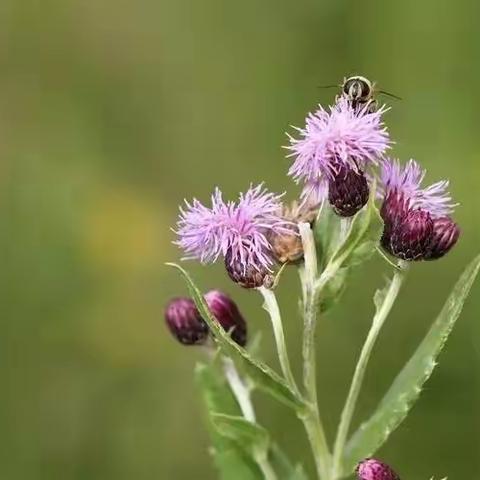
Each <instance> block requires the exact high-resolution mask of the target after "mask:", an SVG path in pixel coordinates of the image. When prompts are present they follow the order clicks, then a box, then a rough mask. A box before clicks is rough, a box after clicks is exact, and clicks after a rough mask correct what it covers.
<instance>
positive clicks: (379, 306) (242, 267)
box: [165, 94, 480, 480]
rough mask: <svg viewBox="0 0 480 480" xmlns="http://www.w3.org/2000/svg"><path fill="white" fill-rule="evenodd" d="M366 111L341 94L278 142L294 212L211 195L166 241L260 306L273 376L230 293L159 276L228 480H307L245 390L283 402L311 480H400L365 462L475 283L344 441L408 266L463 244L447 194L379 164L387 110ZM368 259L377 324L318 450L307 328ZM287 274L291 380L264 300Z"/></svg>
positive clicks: (247, 197)
mask: <svg viewBox="0 0 480 480" xmlns="http://www.w3.org/2000/svg"><path fill="white" fill-rule="evenodd" d="M372 102H373V103H367V104H358V103H356V102H353V101H352V100H351V99H350V98H349V96H348V95H347V94H342V95H340V96H339V97H337V98H336V99H335V103H334V105H333V106H331V107H330V108H329V109H328V110H327V109H324V108H323V107H321V106H320V107H319V108H318V110H317V111H315V112H313V113H310V114H309V115H308V116H307V118H306V124H305V126H304V127H302V128H298V129H296V131H297V133H296V134H295V135H289V137H288V138H289V145H288V146H287V147H286V148H287V150H288V157H289V158H291V160H292V164H291V167H290V170H289V171H288V175H289V176H290V177H292V179H293V180H294V181H295V182H296V183H300V184H301V185H302V192H301V195H300V198H298V199H296V200H294V201H293V202H292V203H291V204H284V203H283V202H284V198H285V196H284V195H283V194H282V195H278V194H276V193H271V192H269V191H268V190H267V189H266V187H265V186H264V184H260V185H256V186H253V185H250V187H249V188H248V189H247V191H246V192H245V193H241V194H240V195H239V197H238V199H237V200H236V201H232V200H228V201H226V200H224V199H223V195H222V192H221V191H220V189H219V188H218V187H216V188H215V189H214V192H213V194H212V197H211V199H210V203H208V204H203V203H201V202H200V201H199V200H197V199H193V200H192V201H186V202H185V205H184V206H183V207H182V208H181V209H180V216H179V220H178V223H177V225H176V227H175V228H174V232H175V234H176V235H177V239H176V241H175V243H176V244H177V245H178V246H179V247H180V249H181V250H183V252H184V259H193V260H198V261H200V262H202V263H205V264H207V263H213V262H216V261H220V262H223V264H224V266H225V270H226V273H227V275H228V277H229V278H230V280H231V281H233V282H235V283H236V284H238V286H239V287H243V288H247V289H250V290H252V291H254V290H256V291H257V292H258V293H259V294H260V295H261V296H262V297H263V302H264V309H265V310H266V311H267V312H268V314H269V317H270V320H271V324H272V333H273V338H274V341H275V344H276V350H277V353H278V358H279V365H280V371H279V372H277V371H275V370H274V369H273V368H271V367H270V366H269V365H267V364H266V363H264V362H263V361H262V360H261V359H260V358H259V357H258V348H257V342H256V341H255V339H253V340H252V339H250V338H249V337H248V336H247V322H246V320H245V318H244V317H243V316H242V314H241V312H240V309H239V308H238V306H237V305H236V303H235V302H234V301H233V300H232V299H231V298H230V297H229V296H228V295H227V294H225V293H223V292H221V291H220V290H213V291H210V292H208V293H206V294H203V293H202V290H201V288H199V287H198V286H197V285H196V284H195V283H194V281H193V280H192V278H191V277H190V275H189V274H188V273H187V272H186V271H185V270H184V269H183V267H181V266H179V265H178V264H173V263H172V264H169V265H171V266H173V267H175V268H176V269H177V270H178V271H179V272H180V273H181V274H182V276H183V278H184V279H185V281H186V284H187V287H188V292H189V296H188V297H179V298H174V299H172V300H171V301H170V302H169V304H168V306H167V308H166V312H165V320H166V323H167V326H168V328H169V330H170V331H171V333H172V334H173V336H174V337H175V338H176V339H177V340H179V341H180V343H182V344H183V345H187V346H197V348H198V347H199V346H201V348H203V349H204V350H205V353H206V355H205V361H204V362H203V363H201V364H199V365H198V366H197V368H196V378H197V381H198V385H199V387H200V389H201V391H202V396H203V398H204V400H205V405H206V408H207V411H208V414H209V427H210V432H211V438H212V443H213V448H212V450H211V451H212V452H213V457H214V461H215V464H216V466H217V468H218V472H219V475H220V477H221V478H223V479H225V480H231V479H237V478H241V479H242V480H256V479H262V478H265V479H267V480H274V479H282V480H283V479H288V480H306V479H307V476H306V473H305V471H304V469H303V467H302V466H301V465H297V464H295V462H292V461H291V460H290V459H289V458H288V456H287V454H285V453H284V452H283V451H282V450H281V449H280V447H279V446H278V445H277V444H276V443H275V441H274V439H273V438H271V436H270V434H269V433H268V431H267V430H266V428H265V427H264V426H262V424H261V419H257V416H256V413H255V408H254V405H253V403H252V398H251V393H252V391H253V390H260V391H262V392H264V393H265V394H266V395H268V396H270V397H271V399H272V401H279V402H281V403H283V404H284V405H286V406H287V407H288V408H289V409H290V410H291V411H292V412H293V413H294V414H295V415H296V416H297V417H298V419H299V421H300V422H302V423H303V425H304V429H305V434H306V437H307V438H308V441H309V443H310V445H311V450H312V455H313V460H314V463H315V467H316V475H317V478H318V479H320V480H339V479H342V478H347V477H349V476H350V475H356V476H357V478H358V479H359V480H399V478H400V476H399V474H397V473H396V472H395V471H394V470H393V469H392V468H391V467H390V466H388V465H387V464H386V463H384V462H382V461H380V460H378V459H375V458H371V456H372V455H374V454H375V452H376V451H377V450H378V449H379V448H380V447H381V446H382V445H383V444H384V443H385V442H386V440H387V439H388V437H389V435H390V433H392V431H393V430H394V429H395V428H396V427H397V426H398V425H399V424H400V423H401V422H402V421H403V420H404V419H405V417H406V416H407V414H408V412H409V410H410V409H411V407H412V405H413V404H414V403H415V401H416V400H417V399H418V397H419V395H420V392H421V390H422V386H423V384H424V383H425V382H426V381H427V380H428V378H429V377H430V375H431V373H432V371H433V369H434V367H435V366H436V364H437V357H438V355H439V354H440V352H441V350H442V348H443V346H444V344H445V342H446V340H447V338H448V335H449V334H450V332H451V330H452V328H453V326H454V324H455V322H456V320H457V319H458V317H459V315H460V312H461V310H462V307H463V304H464V301H465V299H466V297H467V295H468V293H469V290H470V288H471V286H472V284H473V281H474V279H475V277H476V275H477V273H478V270H479V268H480V256H479V257H477V258H475V259H474V260H473V261H472V263H471V264H470V265H469V266H468V267H467V268H466V270H465V272H464V273H463V274H462V276H461V277H460V279H459V280H458V282H457V283H456V285H455V286H454V288H453V290H452V293H451V294H450V297H449V298H448V299H447V301H446V303H445V305H444V307H443V308H442V309H441V311H440V313H439V314H438V317H437V318H436V319H435V321H434V322H433V325H432V327H431V329H430V330H429V331H428V333H427V334H426V335H425V337H424V338H423V340H422V341H421V342H420V343H419V346H418V348H417V350H416V351H415V352H414V354H413V356H412V357H411V358H410V360H409V361H408V362H407V363H406V364H405V366H404V367H403V369H402V370H401V371H400V372H399V373H398V375H397V377H396V378H395V379H394V380H393V382H392V384H391V386H390V388H389V389H388V391H387V392H386V393H385V395H384V397H383V399H381V400H380V402H379V403H378V406H377V408H376V409H375V410H374V411H373V412H372V413H371V415H370V417H369V418H366V419H364V420H363V422H362V423H361V425H360V427H359V428H358V429H357V430H356V431H353V432H352V428H351V427H352V425H351V424H352V418H353V415H354V412H355V408H356V404H357V400H358V398H359V396H360V394H361V389H362V384H363V380H364V377H365V373H366V370H367V368H368V364H369V359H370V357H371V354H372V352H373V349H374V346H375V344H376V341H377V339H378V337H379V334H380V331H381V329H382V327H383V325H384V323H385V321H386V320H387V318H388V315H389V313H390V311H391V310H392V308H393V306H394V303H395V301H396V299H397V297H398V295H399V292H400V289H401V287H402V284H403V283H404V281H405V278H406V274H407V272H408V270H409V268H411V267H413V266H415V268H421V264H422V261H427V260H437V259H440V258H441V257H443V256H444V255H446V254H447V253H448V252H449V251H450V250H451V249H452V248H453V247H454V245H455V244H456V242H457V240H458V238H459V236H460V230H459V227H458V226H457V224H456V223H455V222H454V221H453V219H452V215H453V213H454V209H455V207H456V204H455V203H454V202H453V200H452V199H451V197H450V194H449V193H448V182H447V181H440V182H437V183H434V184H432V185H430V186H427V187H422V182H423V180H424V177H425V173H426V172H425V170H424V169H422V168H421V166H420V165H419V163H417V162H416V161H415V160H410V161H408V162H406V163H405V164H403V163H402V162H401V161H399V160H396V159H391V158H389V157H388V156H387V152H388V151H389V150H390V149H391V148H392V145H393V142H392V140H391V139H390V135H389V132H388V130H387V128H386V126H385V123H384V115H385V113H386V112H387V110H388V109H387V108H386V107H385V106H380V107H379V108H377V107H376V105H377V104H376V101H373V100H372ZM374 254H379V255H380V256H381V258H383V259H384V260H385V269H386V270H387V271H388V272H390V274H389V280H388V281H387V282H386V285H383V286H379V289H378V290H377V292H376V293H375V296H374V306H375V313H374V315H373V319H372V323H371V327H370V330H369V332H368V335H367V337H366V339H365V342H364V344H363V347H362V349H361V352H360V355H359V357H358V361H357V364H356V366H355V369H354V374H353V378H352V379H351V383H350V388H349V391H348V395H347V398H346V400H345V404H344V406H343V410H342V413H341V416H340V419H339V422H338V428H337V431H336V436H335V438H334V439H328V438H327V436H326V434H325V430H324V426H323V418H322V413H321V411H320V408H319V404H318V401H317V376H316V365H315V332H316V327H317V324H318V323H319V322H321V321H322V316H323V315H324V314H325V313H326V312H327V311H328V310H330V309H331V308H333V307H334V306H335V304H336V303H337V302H338V301H340V299H341V295H342V292H343V291H344V289H345V285H346V282H347V281H348V274H349V272H350V271H351V270H353V269H354V268H359V266H360V265H361V264H362V263H364V262H366V261H368V259H369V258H370V257H371V256H372V255H374ZM285 268H290V269H296V270H297V271H298V274H299V298H300V318H301V320H302V321H303V347H302V361H303V375H302V376H303V378H302V380H301V381H300V379H298V378H295V376H294V374H293V372H292V368H291V366H290V358H289V352H288V349H287V344H286V341H285V335H284V329H283V323H282V318H281V312H280V309H279V305H278V303H277V299H276V294H275V290H276V287H277V285H278V284H279V283H280V282H281V280H282V278H281V273H282V271H283V270H284V269H285ZM438 268H442V265H441V263H439V264H438ZM248 328H250V325H249V326H248Z"/></svg>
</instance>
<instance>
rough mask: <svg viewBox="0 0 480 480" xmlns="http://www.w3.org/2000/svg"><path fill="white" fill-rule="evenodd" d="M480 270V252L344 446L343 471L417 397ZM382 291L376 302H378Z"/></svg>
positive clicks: (370, 449)
mask: <svg viewBox="0 0 480 480" xmlns="http://www.w3.org/2000/svg"><path fill="white" fill-rule="evenodd" d="M479 269H480V255H479V256H477V257H476V258H475V259H474V260H473V261H472V262H471V263H470V265H469V266H468V267H467V268H466V270H465V271H464V273H463V274H462V276H461V277H460V279H459V280H458V281H457V283H456V285H455V287H454V288H453V291H452V293H451V294H450V296H449V298H448V299H447V301H446V303H445V305H444V307H443V309H442V311H441V312H440V314H439V315H438V317H437V319H436V320H435V322H434V323H433V325H432V327H431V328H430V330H429V331H428V333H427V334H426V336H425V338H424V339H423V341H422V342H421V343H420V345H419V347H418V348H417V350H416V351H415V353H414V354H413V356H412V357H411V358H410V360H409V361H408V362H407V364H406V365H405V366H404V368H403V370H402V371H401V372H400V373H399V374H398V376H397V378H396V379H395V381H394V382H393V384H392V386H391V387H390V389H389V390H388V392H387V393H386V395H385V396H384V397H383V399H382V400H381V402H380V404H379V405H378V408H377V409H376V411H375V413H374V414H373V415H372V417H371V418H370V419H369V420H368V421H366V422H365V423H363V424H362V425H361V426H360V428H359V429H358V430H357V432H355V434H354V435H353V437H352V438H351V440H350V441H349V442H348V444H347V447H346V449H345V454H344V457H343V460H342V471H343V473H344V474H345V475H347V474H349V473H351V472H352V471H353V469H354V468H355V465H356V464H357V462H358V461H359V460H361V459H362V458H365V457H369V456H370V455H372V454H373V453H375V451H376V450H377V449H378V448H380V447H381V445H382V444H383V443H384V442H385V440H386V439H387V438H388V436H389V435H390V433H392V432H393V430H395V428H396V427H397V426H398V425H399V424H400V423H401V422H402V421H403V420H404V419H405V417H406V416H407V413H408V411H409V410H410V408H411V407H412V405H413V404H414V402H415V401H416V400H417V399H418V397H419V395H420V392H421V389H422V386H423V384H424V383H425V382H426V381H427V380H428V378H429V377H430V375H431V374H432V372H433V369H434V368H435V365H436V364H437V363H436V358H437V356H438V355H439V353H440V352H441V351H442V348H443V346H444V345H445V342H446V341H447V338H448V336H449V334H450V332H451V331H452V328H453V326H454V325H455V322H456V320H457V319H458V317H459V315H460V313H461V311H462V307H463V304H464V302H465V300H466V298H467V296H468V293H469V291H470V288H471V286H472V284H473V282H474V280H475V277H476V276H477V273H478V271H479ZM381 296H382V293H381V291H380V292H379V293H377V294H376V300H375V301H376V303H378V302H379V301H381Z"/></svg>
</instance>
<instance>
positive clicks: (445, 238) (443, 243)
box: [425, 217, 460, 260]
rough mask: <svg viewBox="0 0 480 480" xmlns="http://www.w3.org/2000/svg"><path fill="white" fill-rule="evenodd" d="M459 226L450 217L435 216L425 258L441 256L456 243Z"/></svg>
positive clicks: (430, 258)
mask: <svg viewBox="0 0 480 480" xmlns="http://www.w3.org/2000/svg"><path fill="white" fill-rule="evenodd" d="M459 236H460V228H459V227H458V225H457V224H456V223H455V222H454V221H453V220H452V219H451V218H450V217H441V218H435V219H434V220H433V233H432V237H431V239H430V244H429V245H428V251H427V254H426V255H425V260H435V259H437V258H440V257H443V256H444V255H445V254H446V253H448V252H449V251H450V249H451V248H452V247H453V246H454V245H455V244H456V243H457V240H458V237H459Z"/></svg>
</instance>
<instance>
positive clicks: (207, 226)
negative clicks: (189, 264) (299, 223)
mask: <svg viewBox="0 0 480 480" xmlns="http://www.w3.org/2000/svg"><path fill="white" fill-rule="evenodd" d="M280 198H281V195H275V194H273V193H270V192H268V191H267V190H266V189H265V188H264V187H263V185H262V184H260V185H257V186H256V187H253V186H251V187H250V188H249V190H248V191H247V192H246V193H245V194H240V197H239V200H238V202H231V201H230V202H225V201H224V200H223V198H222V192H221V191H220V190H219V189H218V188H216V189H215V191H214V193H213V195H212V199H211V200H212V206H211V207H210V208H209V207H206V206H204V205H203V204H202V203H200V202H199V201H198V200H196V199H194V200H193V201H192V202H191V203H189V202H185V204H186V208H184V209H180V218H179V221H178V224H177V229H176V233H177V235H178V240H177V241H176V242H175V243H176V244H177V245H178V246H180V248H182V249H183V250H184V251H185V253H186V257H185V258H195V259H198V260H200V261H201V262H202V263H211V262H215V261H216V260H217V259H218V257H219V256H223V257H224V258H225V259H226V260H227V268H228V267H229V266H230V267H232V268H234V269H235V270H236V271H243V272H246V271H247V269H253V270H255V271H268V270H269V267H270V266H271V265H272V263H273V261H272V258H271V252H270V250H271V247H270V243H269V242H268V239H267V234H268V233H269V232H271V231H282V230H284V229H285V228H286V223H287V222H286V221H285V220H284V219H282V218H281V216H280V215H279V212H280V211H281V203H280ZM257 286H258V285H257Z"/></svg>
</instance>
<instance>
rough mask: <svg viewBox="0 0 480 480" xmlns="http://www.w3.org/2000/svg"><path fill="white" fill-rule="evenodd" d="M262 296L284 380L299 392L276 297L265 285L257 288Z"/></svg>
mask: <svg viewBox="0 0 480 480" xmlns="http://www.w3.org/2000/svg"><path fill="white" fill-rule="evenodd" d="M258 290H259V291H260V293H261V294H262V296H263V299H264V304H263V308H264V309H265V310H266V311H267V312H268V313H269V315H270V320H271V321H272V328H273V334H274V336H275V343H276V345H277V352H278V359H279V361H280V367H281V369H282V372H283V376H284V377H285V380H286V381H287V383H288V384H289V386H290V387H291V388H292V390H293V391H294V392H295V393H297V394H300V392H299V390H298V387H297V383H296V382H295V377H294V376H293V373H292V368H291V366H290V360H289V359H288V351H287V344H286V342H285V334H284V332H283V325H282V318H281V316H280V309H279V308H278V302H277V298H276V297H275V293H274V292H273V291H272V290H269V289H268V288H265V287H260V288H258Z"/></svg>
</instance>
